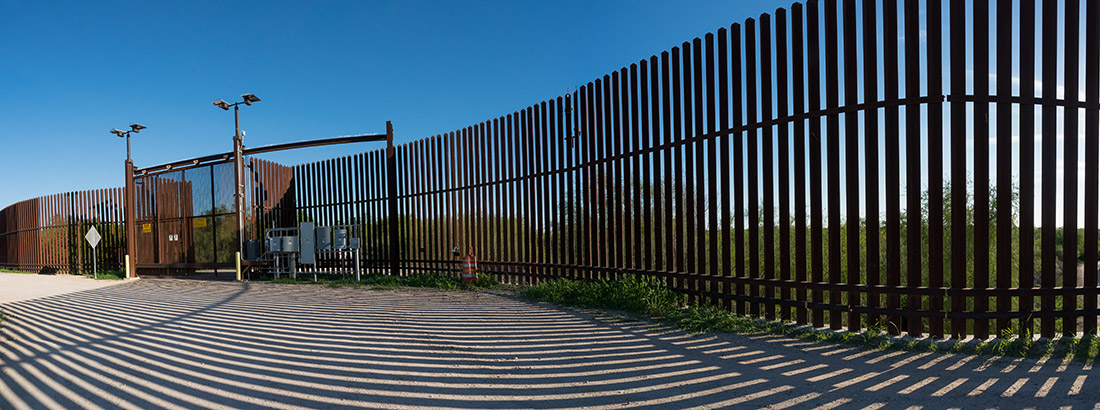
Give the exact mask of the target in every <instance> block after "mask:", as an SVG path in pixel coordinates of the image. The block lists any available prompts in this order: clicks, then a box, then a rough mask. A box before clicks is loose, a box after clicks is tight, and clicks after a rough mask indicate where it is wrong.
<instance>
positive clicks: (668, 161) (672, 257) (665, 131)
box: [654, 48, 679, 272]
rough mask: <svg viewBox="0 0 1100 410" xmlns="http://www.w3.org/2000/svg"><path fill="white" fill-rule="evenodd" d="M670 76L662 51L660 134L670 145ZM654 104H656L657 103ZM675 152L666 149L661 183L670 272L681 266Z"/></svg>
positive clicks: (667, 265)
mask: <svg viewBox="0 0 1100 410" xmlns="http://www.w3.org/2000/svg"><path fill="white" fill-rule="evenodd" d="M673 51H676V48H673ZM654 71H657V70H656V67H654ZM654 75H655V76H656V75H657V73H656V72H655V73H654ZM669 76H670V72H669V52H667V51H665V52H662V53H661V66H660V77H661V80H660V81H661V100H660V102H661V103H660V107H661V116H660V118H661V132H660V134H659V135H662V136H663V137H664V138H663V142H664V145H665V146H669V144H672V142H673V141H674V140H673V137H672V124H671V121H670V116H671V112H672V106H671V103H670V101H671V99H672V97H671V95H670V94H669V93H670V91H669V83H670V79H669ZM654 105H656V103H655V104H654ZM655 118H656V116H655ZM674 152H677V151H675V149H673V148H666V149H664V158H663V159H662V160H661V163H662V165H663V166H664V172H662V176H663V178H662V180H661V184H662V185H663V186H664V201H663V205H662V207H661V209H662V212H663V215H662V216H663V220H664V221H663V226H664V238H662V240H663V243H664V246H662V247H661V249H664V250H665V251H664V253H665V262H664V264H663V265H661V266H662V268H661V269H663V270H664V271H668V272H672V271H674V270H675V269H676V267H677V266H679V265H678V262H677V260H678V259H679V258H678V257H677V253H676V252H675V249H676V246H675V244H676V242H675V239H674V238H676V237H678V236H679V235H675V231H676V226H677V225H675V224H674V223H673V208H674V205H673V204H674V202H673V199H672V198H673V195H675V189H676V183H675V182H673V181H672V179H673V177H674V176H676V175H677V174H676V173H674V172H673V170H672V166H673V153H674Z"/></svg>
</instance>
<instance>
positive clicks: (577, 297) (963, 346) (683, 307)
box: [520, 276, 1100, 361]
mask: <svg viewBox="0 0 1100 410" xmlns="http://www.w3.org/2000/svg"><path fill="white" fill-rule="evenodd" d="M520 295H521V296H523V297H525V298H527V299H530V300H535V301H542V302H551V303H554V304H557V305H562V306H573V307H580V308H589V309H603V310H615V311H622V312H627V313H629V314H633V315H642V316H646V317H649V318H651V319H655V320H657V321H659V322H664V323H670V324H673V325H676V326H678V327H679V328H681V329H684V330H687V331H689V332H693V333H710V332H726V333H736V334H748V335H759V334H772V335H781V336H786V337H791V338H795V339H801V340H807V341H815V342H824V343H836V344H849V345H856V346H860V347H862V348H867V349H879V350H902V351H942V352H952V353H959V354H971V355H1000V356H1016V357H1030V358H1040V357H1048V356H1049V357H1051V358H1055V359H1064V358H1068V357H1072V358H1073V359H1075V360H1081V361H1092V360H1095V359H1096V358H1097V356H1098V354H1100V338H1098V337H1097V336H1096V335H1090V336H1086V337H1084V338H1073V337H1063V338H1059V339H1038V340H1035V339H1034V338H1032V337H1031V335H1030V334H1029V333H1026V332H1025V335H1024V336H1023V337H1019V336H1014V335H1016V334H1018V332H1017V331H1016V330H1015V329H1006V331H1005V332H1004V334H1002V335H1001V337H999V338H996V339H993V340H991V341H970V342H963V341H960V340H954V339H952V340H943V341H934V340H930V339H928V338H925V339H910V338H904V337H894V336H890V335H889V334H887V333H886V331H885V324H884V323H876V324H873V325H871V326H869V327H868V329H867V330H866V331H864V332H847V331H832V330H824V329H815V328H813V327H810V326H806V325H799V324H796V323H793V322H784V321H766V320H762V319H759V318H751V317H745V316H738V315H735V314H733V313H730V312H728V311H726V310H724V309H721V308H718V307H715V306H711V305H706V304H689V303H687V298H686V297H685V296H684V295H681V294H678V293H676V292H673V291H672V290H669V289H668V288H666V287H665V286H664V285H662V284H661V283H660V282H658V281H657V280H644V279H640V278H637V277H634V276H627V277H625V278H622V279H617V280H610V281H597V282H582V281H573V280H567V279H556V280H552V281H548V282H544V283H540V284H537V285H532V286H529V287H525V288H522V289H520Z"/></svg>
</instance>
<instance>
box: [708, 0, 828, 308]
mask: <svg viewBox="0 0 1100 410" xmlns="http://www.w3.org/2000/svg"><path fill="white" fill-rule="evenodd" d="M802 24H803V23H802V5H801V4H798V3H795V4H794V5H793V6H791V77H792V78H791V84H792V85H793V90H792V91H793V92H792V93H791V108H792V110H793V113H794V116H796V117H799V116H801V115H803V114H804V113H805V112H806V94H805V85H804V84H805V80H806V76H805V72H806V67H805V59H804V57H803V56H804V54H805V51H804V50H805V44H806V42H805V39H804V37H803V28H802ZM735 83H736V81H735ZM724 88H725V87H723V89H724ZM722 128H723V129H724V128H725V126H724V125H723V126H722ZM792 139H793V144H792V145H793V156H794V157H793V163H794V176H793V178H794V187H795V189H794V261H795V266H794V280H796V281H799V282H801V281H805V280H806V279H807V277H806V274H807V267H808V262H809V261H808V258H807V257H806V256H807V243H808V242H807V241H808V240H809V239H808V237H807V236H806V121H805V120H794V121H793V138H792ZM794 300H795V301H796V302H805V301H808V300H809V299H807V295H806V289H805V288H795V289H794ZM806 313H807V312H806V309H804V308H803V307H801V306H796V307H795V315H794V319H795V321H796V322H798V323H799V324H805V323H806V321H807V317H806Z"/></svg>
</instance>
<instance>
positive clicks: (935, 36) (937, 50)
mask: <svg viewBox="0 0 1100 410" xmlns="http://www.w3.org/2000/svg"><path fill="white" fill-rule="evenodd" d="M925 16H926V21H925V26H926V27H927V30H926V31H927V41H926V46H927V56H926V59H927V60H926V61H927V63H926V64H927V65H925V67H928V70H927V77H926V79H925V81H926V87H927V89H928V95H942V94H943V55H942V52H941V42H942V41H941V40H942V38H941V37H942V30H941V29H940V26H941V23H940V17H941V16H940V3H939V2H936V1H931V2H927V3H926V4H925ZM927 116H928V128H927V129H928V131H929V132H928V133H927V139H928V170H927V171H928V249H929V251H928V285H929V286H934V287H941V286H943V265H944V260H943V255H944V247H943V229H944V226H943V104H942V103H941V102H940V101H939V100H936V99H933V100H932V101H931V102H930V103H928V114H927ZM928 299H929V309H930V310H932V311H933V312H941V311H943V297H942V296H929V297H928ZM928 322H929V326H928V328H929V332H930V333H931V336H932V337H935V338H942V337H943V318H942V317H929V318H928Z"/></svg>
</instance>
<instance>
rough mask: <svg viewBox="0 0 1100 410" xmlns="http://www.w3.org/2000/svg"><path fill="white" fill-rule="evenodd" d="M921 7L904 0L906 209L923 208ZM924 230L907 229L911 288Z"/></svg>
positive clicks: (911, 322) (910, 215)
mask: <svg viewBox="0 0 1100 410" xmlns="http://www.w3.org/2000/svg"><path fill="white" fill-rule="evenodd" d="M919 24H920V10H919V8H918V4H917V1H915V0H905V96H906V97H907V99H908V100H909V101H910V102H909V103H908V104H906V105H905V136H906V138H905V153H906V157H905V165H906V166H905V178H906V181H905V199H906V204H905V209H906V210H907V211H915V210H917V209H921V192H920V190H921V169H920V163H921V160H920V149H921V147H920V138H913V136H916V135H920V130H921V123H920V106H919V104H918V103H917V102H916V101H915V100H913V99H911V98H908V97H909V96H915V95H918V94H920V72H921V70H920V66H921V65H920V38H919V36H920V30H919V28H918V26H919ZM905 215H906V226H923V225H921V224H922V221H921V213H920V212H906V213H905ZM921 240H922V239H921V232H920V230H918V229H906V239H905V244H906V245H907V246H906V250H907V255H906V261H907V266H906V271H905V274H906V281H905V284H906V285H907V286H910V287H915V286H921V285H922V284H921V264H922V263H921V258H922V255H921V248H920V246H916V245H918V244H920V243H921ZM906 303H907V305H908V306H922V303H921V298H920V296H919V295H915V294H910V295H908V297H907V299H906ZM907 321H908V323H907V326H906V330H907V331H908V333H909V336H912V337H920V336H921V335H922V334H924V328H923V326H922V323H921V319H919V318H908V319H907Z"/></svg>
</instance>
